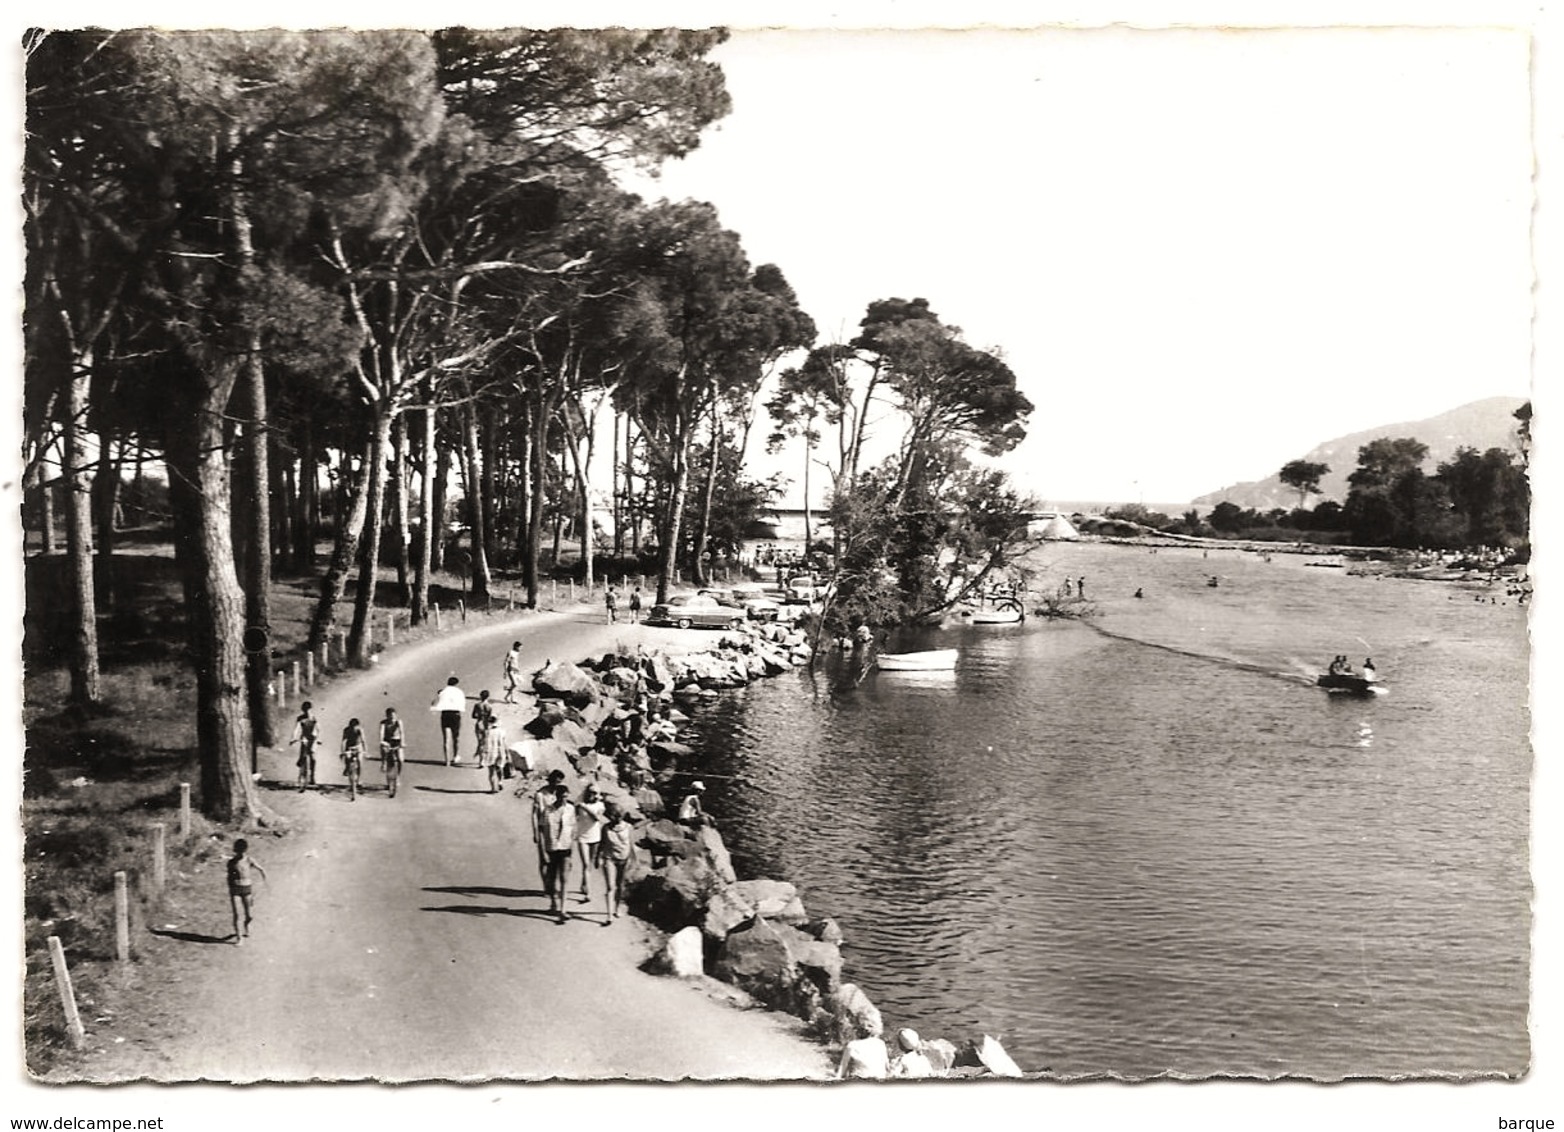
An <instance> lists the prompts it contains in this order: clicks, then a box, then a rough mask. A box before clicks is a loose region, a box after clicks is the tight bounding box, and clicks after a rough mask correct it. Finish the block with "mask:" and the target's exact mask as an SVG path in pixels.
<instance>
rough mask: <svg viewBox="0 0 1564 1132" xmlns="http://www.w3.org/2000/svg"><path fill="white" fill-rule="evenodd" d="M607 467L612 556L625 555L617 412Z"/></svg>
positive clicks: (621, 556)
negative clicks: (620, 498) (612, 529)
mask: <svg viewBox="0 0 1564 1132" xmlns="http://www.w3.org/2000/svg"><path fill="white" fill-rule="evenodd" d="M608 468H609V471H610V473H611V474H612V476H613V481H612V483H611V485H610V489H609V490H610V496H609V498H610V499H611V500H612V501H613V523H614V557H615V558H623V557H624V555H625V531H624V517H623V516H624V509H623V508H622V507H621V506H620V502H619V413H618V412H617V411H616V412H615V413H614V437H613V445H612V446H611V447H610V449H609V454H608Z"/></svg>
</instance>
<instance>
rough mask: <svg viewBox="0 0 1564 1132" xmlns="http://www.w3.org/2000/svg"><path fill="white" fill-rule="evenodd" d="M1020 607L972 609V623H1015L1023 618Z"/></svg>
mask: <svg viewBox="0 0 1564 1132" xmlns="http://www.w3.org/2000/svg"><path fill="white" fill-rule="evenodd" d="M1021 617H1022V614H1021V611H1020V610H1019V609H974V610H973V611H972V624H974V625H1014V624H1016V623H1017V622H1018V621H1020V620H1021Z"/></svg>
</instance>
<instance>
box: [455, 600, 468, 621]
mask: <svg viewBox="0 0 1564 1132" xmlns="http://www.w3.org/2000/svg"><path fill="white" fill-rule="evenodd" d="M456 608H457V610H458V611H459V612H460V613H461V615H462V620H463V621H464V622H465V621H466V620H467V603H466V602H465V601H458V602H457V603H456Z"/></svg>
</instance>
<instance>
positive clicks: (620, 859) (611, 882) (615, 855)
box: [599, 806, 635, 925]
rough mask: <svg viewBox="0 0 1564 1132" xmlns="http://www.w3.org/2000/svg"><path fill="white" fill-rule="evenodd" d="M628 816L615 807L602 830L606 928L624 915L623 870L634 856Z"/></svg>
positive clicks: (633, 828)
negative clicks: (609, 923) (612, 921)
mask: <svg viewBox="0 0 1564 1132" xmlns="http://www.w3.org/2000/svg"><path fill="white" fill-rule="evenodd" d="M629 816H630V815H628V814H627V813H625V812H624V811H623V810H621V809H620V808H619V807H618V806H614V807H612V808H610V809H609V811H608V824H607V825H605V826H604V827H603V842H602V848H601V852H600V856H599V859H600V860H601V861H602V863H603V904H604V911H605V917H604V920H603V923H604V924H605V925H606V924H607V923H608V922H609V921H610V920H617V919H618V918H619V916H620V914H621V913H622V912H623V911H624V903H625V870H626V869H627V868H629V866H630V858H632V857H633V856H635V826H634V825H632V824H631V823H630V820H629Z"/></svg>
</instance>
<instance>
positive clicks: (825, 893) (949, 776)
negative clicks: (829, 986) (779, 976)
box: [689, 545, 1531, 1078]
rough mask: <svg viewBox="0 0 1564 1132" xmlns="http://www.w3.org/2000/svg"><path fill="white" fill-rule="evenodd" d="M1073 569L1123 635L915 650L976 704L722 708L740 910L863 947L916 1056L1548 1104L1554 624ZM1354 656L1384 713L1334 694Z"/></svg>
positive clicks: (949, 637)
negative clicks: (1537, 1035) (1549, 696)
mask: <svg viewBox="0 0 1564 1132" xmlns="http://www.w3.org/2000/svg"><path fill="white" fill-rule="evenodd" d="M1043 553H1044V555H1045V556H1046V562H1040V563H1039V566H1040V567H1042V570H1041V571H1040V574H1041V577H1043V578H1044V579H1045V583H1044V584H1053V583H1050V582H1047V581H1046V579H1050V578H1052V579H1054V580H1055V581H1056V580H1057V579H1058V578H1061V577H1063V576H1064V575H1065V574H1066V573H1068V574H1069V576H1071V577H1076V576H1081V575H1085V577H1086V579H1087V594H1088V597H1090V598H1092V599H1093V600H1094V601H1095V602H1096V603H1097V605H1098V610H1099V615H1098V616H1097V617H1096V618H1094V619H1093V625H1094V626H1095V627H1087V626H1086V625H1083V624H1079V623H1070V622H1046V621H1042V620H1036V619H1034V620H1031V621H1029V622H1027V623H1026V624H1024V625H1021V626H1007V627H965V628H954V629H945V630H940V631H935V632H929V633H925V634H923V635H921V636H919V637H916V638H908V639H906V640H903V641H901V642H898V644H899V645H900V646H905V647H933V646H935V645H939V646H948V645H955V646H957V647H959V648H960V650H961V658H960V662H959V664H958V668H957V670H956V672H954V673H953V674H926V675H916V674H902V675H894V674H888V673H876V674H871V675H869V676H868V677H867V678H865V679H864V680H863V681H862V682H861V683H859V684H857V685H856V686H853V685H852V684H851V681H850V680H844V679H843V678H842V674H840V673H838V674H835V675H836V677H837V679H835V680H833V679H831V678H830V676H829V675H827V674H821V675H817V676H815V677H810V676H808V675H804V674H795V675H789V676H785V677H782V678H780V679H776V680H771V681H762V682H760V683H758V684H756V685H753V686H751V687H750V688H748V689H745V690H743V691H741V692H737V693H730V694H727V695H725V696H724V697H723V698H722V699H720V700H719V701H716V702H715V703H713V704H711V705H709V706H706V707H702V708H700V709H698V711H697V712H696V713H695V714H696V719H695V721H694V722H693V723H692V725H691V727H690V728H689V732H690V735H691V741H692V742H693V743H694V744H695V745H696V747H697V750H698V752H699V755H698V759H699V761H698V763H697V765H698V766H699V767H700V768H701V770H702V771H703V772H704V773H707V774H710V775H712V776H713V777H712V778H711V779H710V780H709V782H708V786H709V787H710V790H709V793H708V798H709V800H710V808H711V810H712V811H713V813H715V814H717V815H719V816H720V817H721V818H722V820H723V832H724V836H725V837H726V839H727V841H728V844H729V847H730V848H731V849H732V851H733V854H734V857H735V860H736V862H737V863H738V865H739V868H740V872H741V875H751V876H753V875H766V876H775V877H782V878H786V879H789V880H792V881H793V882H794V883H796V884H797V885H798V886H799V888H800V890H801V891H802V893H803V895H804V897H805V900H806V903H807V904H808V906H809V908H810V910H811V912H812V913H814V914H816V915H829V916H833V917H835V918H836V919H837V920H838V921H839V922H840V923H841V925H842V928H843V931H844V933H845V935H846V939H847V942H846V943H845V944H844V947H843V954H844V959H845V962H846V965H847V972H846V977H847V978H849V979H851V980H853V981H856V982H858V983H859V984H860V985H862V986H863V987H864V989H865V990H866V991H867V992H868V994H869V995H870V997H871V998H872V999H873V1000H874V1001H875V1002H876V1003H877V1004H878V1005H879V1006H880V1008H881V1010H882V1011H883V1013H884V1014H885V1016H886V1022H887V1025H889V1026H899V1025H913V1026H915V1027H917V1029H918V1030H919V1031H920V1032H922V1033H924V1034H925V1035H926V1036H935V1035H946V1036H950V1037H952V1038H956V1039H960V1038H963V1037H967V1036H972V1035H975V1034H977V1033H981V1032H987V1033H991V1034H995V1035H999V1036H1002V1037H1003V1039H1004V1041H1005V1043H1006V1046H1007V1048H1008V1049H1010V1051H1011V1052H1012V1054H1013V1055H1014V1056H1015V1058H1016V1060H1017V1061H1018V1062H1020V1064H1021V1065H1022V1067H1023V1068H1025V1069H1028V1070H1044V1069H1047V1070H1049V1071H1051V1073H1053V1074H1058V1075H1062V1076H1076V1075H1090V1074H1104V1073H1115V1074H1124V1075H1129V1076H1145V1075H1151V1074H1161V1073H1175V1074H1183V1075H1192V1076H1206V1075H1213V1074H1235V1073H1236V1074H1246V1075H1249V1074H1259V1075H1264V1076H1277V1075H1303V1076H1310V1077H1320V1078H1340V1077H1344V1076H1354V1075H1366V1076H1392V1075H1403V1074H1431V1073H1451V1074H1491V1073H1502V1074H1518V1073H1521V1072H1523V1071H1524V1070H1525V1068H1526V1066H1527V1063H1528V1060H1529V1056H1530V1054H1529V1049H1530V1047H1529V1040H1528V1036H1527V1026H1526V1016H1527V1005H1528V970H1529V933H1530V912H1529V901H1530V897H1531V885H1530V876H1529V864H1528V859H1527V843H1526V837H1527V823H1528V820H1529V819H1528V805H1529V779H1530V759H1531V755H1530V748H1529V744H1528V741H1527V729H1528V715H1527V709H1526V702H1527V643H1526V622H1525V611H1524V609H1522V608H1519V607H1517V606H1516V605H1515V604H1514V602H1513V601H1511V602H1509V604H1507V605H1498V604H1491V603H1489V601H1488V600H1487V599H1488V596H1490V594H1489V591H1487V590H1486V589H1484V590H1481V591H1477V590H1473V589H1470V588H1467V587H1463V586H1459V585H1453V584H1444V583H1428V582H1407V581H1392V580H1375V579H1371V578H1359V577H1352V576H1348V575H1346V574H1345V573H1344V572H1343V571H1341V570H1332V569H1321V568H1311V567H1308V566H1306V565H1304V564H1303V560H1301V559H1299V558H1297V557H1295V556H1282V555H1278V556H1275V559H1274V561H1272V562H1269V563H1267V562H1265V561H1264V560H1263V559H1262V558H1261V557H1260V556H1257V555H1249V554H1241V553H1237V552H1212V553H1211V554H1210V556H1209V557H1205V556H1203V555H1202V553H1201V552H1200V551H1196V550H1169V549H1163V550H1161V551H1160V552H1159V553H1157V554H1155V555H1152V554H1148V553H1147V552H1146V551H1145V550H1144V549H1137V548H1127V547H1108V546H1101V545H1077V546H1050V547H1049V548H1047V550H1046V551H1044V552H1043ZM1212 575H1216V576H1217V577H1218V580H1219V586H1218V587H1216V588H1211V587H1209V586H1208V585H1207V580H1208V578H1209V577H1210V576H1212ZM1137 586H1140V587H1144V590H1145V593H1146V597H1145V599H1143V600H1139V601H1137V600H1134V599H1133V598H1132V597H1131V596H1130V595H1132V594H1133V592H1134V589H1135V588H1136V587H1137ZM1495 595H1496V596H1498V597H1499V599H1500V600H1501V601H1503V600H1504V599H1503V596H1502V591H1495ZM1478 596H1481V601H1478V600H1476V599H1477V597H1478ZM1340 652H1348V653H1350V654H1352V659H1353V661H1354V663H1357V662H1360V661H1361V660H1362V659H1363V656H1364V655H1365V654H1366V653H1370V652H1372V655H1373V657H1374V660H1375V663H1376V665H1377V666H1378V668H1379V671H1380V674H1381V676H1382V677H1383V678H1384V680H1385V683H1386V687H1387V689H1388V692H1387V694H1385V695H1380V696H1375V697H1372V698H1368V699H1359V698H1354V697H1340V696H1331V695H1328V694H1326V693H1324V692H1321V691H1320V690H1318V689H1316V688H1314V687H1312V686H1311V681H1312V673H1313V672H1315V671H1317V670H1318V669H1319V668H1320V667H1321V666H1322V665H1323V664H1324V663H1325V662H1327V661H1328V660H1329V658H1330V657H1331V656H1333V655H1335V654H1336V653H1340ZM833 684H834V685H835V689H834V690H833ZM844 685H845V687H844ZM717 775H725V776H735V777H734V778H732V779H730V778H717V777H716V776H717Z"/></svg>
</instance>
